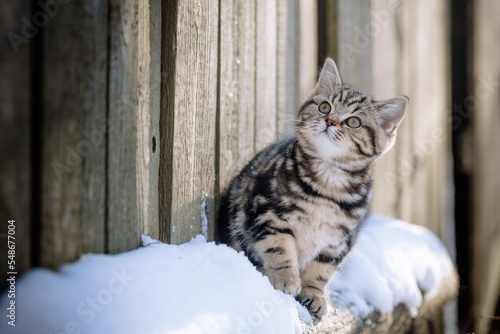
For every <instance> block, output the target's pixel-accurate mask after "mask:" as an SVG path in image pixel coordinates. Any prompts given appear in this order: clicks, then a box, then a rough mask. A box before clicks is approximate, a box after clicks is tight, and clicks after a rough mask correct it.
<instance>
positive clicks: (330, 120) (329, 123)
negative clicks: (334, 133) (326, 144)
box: [325, 118, 335, 127]
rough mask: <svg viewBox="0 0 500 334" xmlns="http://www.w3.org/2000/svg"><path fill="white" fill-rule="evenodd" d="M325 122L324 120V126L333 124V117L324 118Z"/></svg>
mask: <svg viewBox="0 0 500 334" xmlns="http://www.w3.org/2000/svg"><path fill="white" fill-rule="evenodd" d="M325 122H326V126H327V127H328V126H332V125H333V126H335V121H334V120H333V119H331V118H327V119H325Z"/></svg>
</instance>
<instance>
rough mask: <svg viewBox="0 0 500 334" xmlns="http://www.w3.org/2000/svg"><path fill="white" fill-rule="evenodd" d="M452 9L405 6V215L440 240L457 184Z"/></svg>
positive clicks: (402, 144) (401, 169)
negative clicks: (451, 155)
mask: <svg viewBox="0 0 500 334" xmlns="http://www.w3.org/2000/svg"><path fill="white" fill-rule="evenodd" d="M447 6H448V4H447V2H446V1H430V0H429V1H419V2H418V3H417V2H415V3H413V2H412V3H407V4H406V3H405V4H404V5H403V19H404V22H403V33H402V36H403V40H404V41H405V45H403V50H404V51H403V62H404V63H403V68H405V71H404V72H403V80H402V86H403V89H404V91H405V92H407V93H408V95H409V96H410V99H411V103H410V106H409V110H408V114H407V119H406V120H405V122H404V124H403V126H402V128H401V130H400V133H401V134H403V133H404V135H403V137H402V139H403V140H402V141H401V142H400V144H399V145H400V146H399V151H398V154H399V166H398V167H399V172H398V174H399V176H401V178H400V179H401V180H400V182H401V190H402V191H401V197H400V203H399V208H398V209H399V216H400V218H402V219H405V220H407V221H410V222H412V223H416V224H420V225H424V226H427V227H429V228H430V229H431V230H432V231H433V232H434V233H436V234H437V235H440V236H442V227H443V226H444V224H445V223H446V216H445V215H446V213H447V212H448V210H447V208H446V205H447V203H446V201H445V199H446V197H445V196H446V195H445V194H446V190H447V189H446V187H445V185H446V184H447V183H448V182H451V180H450V174H449V165H448V156H447V154H448V153H447V152H449V151H450V150H449V145H450V142H449V137H450V133H449V132H450V131H449V123H448V122H447V119H448V118H447V116H448V114H447V113H448V111H449V110H450V108H449V107H450V102H449V100H450V91H449V86H450V82H449V70H448V63H449V47H448V43H447V37H448V28H447V27H448V26H447V24H446V22H448V7H447ZM414 69H418V70H414ZM422 118H425V120H426V121H425V126H424V125H422ZM408 135H409V136H410V138H408V137H404V136H408Z"/></svg>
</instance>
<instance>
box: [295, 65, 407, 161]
mask: <svg viewBox="0 0 500 334" xmlns="http://www.w3.org/2000/svg"><path fill="white" fill-rule="evenodd" d="M407 105H408V98H406V97H404V96H398V97H395V98H393V99H390V100H387V101H380V102H378V101H373V100H372V99H371V98H370V97H369V96H368V95H366V94H363V93H360V92H358V91H357V90H355V89H353V88H351V87H349V86H344V85H343V84H342V81H341V79H340V75H339V72H338V70H337V66H336V65H335V62H334V61H333V60H332V59H331V58H328V59H327V60H326V61H325V65H324V67H323V70H322V71H321V74H320V77H319V80H318V83H317V85H316V88H315V89H314V92H313V94H312V95H311V96H310V98H308V99H306V100H305V101H304V103H303V104H302V106H301V107H300V108H299V112H298V122H297V127H298V130H297V139H298V140H299V143H301V145H302V146H303V147H308V148H310V149H311V150H313V151H315V152H316V154H318V155H319V156H321V157H322V158H323V159H325V160H338V161H339V160H341V161H343V162H349V161H353V160H356V161H357V162H359V164H361V165H363V164H365V163H366V164H370V163H371V162H373V161H374V160H375V159H377V158H378V157H379V156H381V155H382V154H383V153H385V152H387V150H389V149H390V148H391V147H392V146H393V145H394V141H395V139H396V130H397V128H398V126H399V124H400V123H401V121H402V120H403V118H404V116H405V113H406V107H407Z"/></svg>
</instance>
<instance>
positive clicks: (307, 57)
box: [295, 0, 318, 108]
mask: <svg viewBox="0 0 500 334" xmlns="http://www.w3.org/2000/svg"><path fill="white" fill-rule="evenodd" d="M298 10H299V24H300V30H299V33H300V35H298V36H296V38H300V42H299V43H300V49H299V50H296V51H295V52H297V53H298V55H299V64H298V66H299V69H300V72H299V83H300V84H299V85H300V86H299V96H298V100H299V101H298V102H299V103H300V102H302V101H303V100H304V99H305V98H307V97H308V96H309V95H310V94H311V92H312V91H313V89H314V86H316V80H317V75H318V23H317V22H318V11H317V5H316V1H308V0H300V2H299V8H298ZM297 107H298V106H296V108H297Z"/></svg>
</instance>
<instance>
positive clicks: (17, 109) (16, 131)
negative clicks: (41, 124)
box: [0, 1, 33, 289]
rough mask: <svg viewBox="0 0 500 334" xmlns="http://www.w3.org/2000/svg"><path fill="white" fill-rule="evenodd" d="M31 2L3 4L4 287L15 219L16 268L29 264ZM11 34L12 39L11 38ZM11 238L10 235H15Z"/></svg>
mask: <svg viewBox="0 0 500 334" xmlns="http://www.w3.org/2000/svg"><path fill="white" fill-rule="evenodd" d="M30 7H31V6H30V2H29V1H17V2H9V1H4V2H2V3H1V4H0V35H1V36H4V43H2V44H1V47H0V73H2V80H1V81H0V156H1V157H2V162H1V163H0V254H2V256H3V258H2V261H1V264H0V270H1V273H0V280H1V281H0V282H1V283H0V289H3V287H4V286H5V285H6V284H7V281H6V275H7V272H8V271H10V270H7V257H6V256H7V254H8V253H7V251H8V248H7V230H8V229H7V226H8V220H12V219H13V220H15V221H16V223H15V226H16V235H15V237H16V240H17V244H18V245H19V247H18V248H17V249H16V269H17V272H18V273H19V274H21V273H22V272H24V271H26V270H27V269H28V268H29V267H30V265H31V235H32V231H31V228H30V225H31V209H32V203H31V194H32V193H31V191H32V182H33V181H32V159H31V152H32V151H31V150H32V134H31V130H32V126H33V124H32V122H31V107H32V100H31V96H30V94H31V80H32V76H31V70H32V66H31V58H30V56H31V51H32V45H31V43H30V40H28V43H27V44H25V43H21V44H18V41H19V40H18V37H19V38H25V37H24V36H23V34H22V30H21V29H22V25H23V22H22V21H21V18H22V17H23V16H25V17H31V16H30V11H31V8H30ZM14 34H15V35H14ZM7 38H8V40H7ZM11 241H12V240H11Z"/></svg>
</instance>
